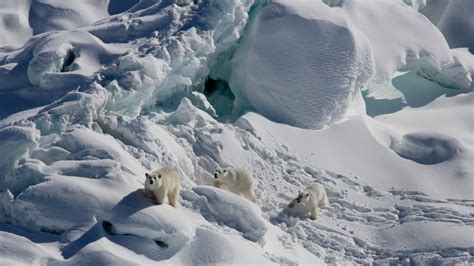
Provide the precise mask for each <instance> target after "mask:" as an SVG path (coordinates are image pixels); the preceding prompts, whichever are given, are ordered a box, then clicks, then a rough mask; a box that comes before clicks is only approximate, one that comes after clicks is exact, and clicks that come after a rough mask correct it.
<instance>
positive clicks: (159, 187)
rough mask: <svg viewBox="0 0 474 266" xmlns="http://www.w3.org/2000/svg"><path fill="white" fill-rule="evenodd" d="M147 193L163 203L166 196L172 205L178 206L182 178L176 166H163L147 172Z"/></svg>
mask: <svg viewBox="0 0 474 266" xmlns="http://www.w3.org/2000/svg"><path fill="white" fill-rule="evenodd" d="M145 176H146V180H145V194H146V195H147V196H148V197H150V198H153V199H154V201H155V203H157V204H163V203H164V202H165V199H166V196H168V202H169V204H170V205H171V206H173V207H175V208H176V206H178V196H179V185H180V178H179V175H178V172H177V171H176V169H174V168H161V169H159V170H156V171H154V172H152V173H151V174H146V175H145Z"/></svg>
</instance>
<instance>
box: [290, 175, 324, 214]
mask: <svg viewBox="0 0 474 266" xmlns="http://www.w3.org/2000/svg"><path fill="white" fill-rule="evenodd" d="M327 206H329V199H328V196H327V195H326V190H325V189H324V187H323V185H321V184H319V183H317V182H315V183H313V184H311V185H310V186H309V187H307V188H306V190H305V191H303V192H298V196H297V197H296V198H295V199H293V200H292V201H291V202H290V204H288V207H289V208H295V207H297V208H298V209H300V210H303V211H304V212H306V213H310V217H309V218H310V219H311V220H316V218H317V217H318V214H319V208H323V207H327Z"/></svg>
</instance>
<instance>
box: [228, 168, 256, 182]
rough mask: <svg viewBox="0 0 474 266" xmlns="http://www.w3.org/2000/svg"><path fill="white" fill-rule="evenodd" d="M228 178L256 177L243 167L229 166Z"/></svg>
mask: <svg viewBox="0 0 474 266" xmlns="http://www.w3.org/2000/svg"><path fill="white" fill-rule="evenodd" d="M228 178H229V179H232V181H249V180H252V181H253V179H254V177H253V176H252V175H250V174H249V172H247V171H246V170H244V169H242V168H229V169H228Z"/></svg>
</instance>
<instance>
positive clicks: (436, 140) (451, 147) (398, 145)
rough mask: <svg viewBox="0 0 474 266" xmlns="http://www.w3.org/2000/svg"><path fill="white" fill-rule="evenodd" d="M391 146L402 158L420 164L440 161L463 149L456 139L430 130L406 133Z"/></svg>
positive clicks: (450, 157)
mask: <svg viewBox="0 0 474 266" xmlns="http://www.w3.org/2000/svg"><path fill="white" fill-rule="evenodd" d="M391 148H392V149H393V150H394V151H395V152H396V153H398V154H399V155H400V156H402V157H403V158H406V159H409V160H413V161H415V162H417V163H421V164H437V163H441V162H444V161H446V160H450V159H452V158H453V157H454V156H456V155H458V154H459V153H461V152H462V151H463V150H464V148H463V147H462V146H461V144H460V143H459V141H458V140H457V139H455V138H452V137H449V136H445V135H442V134H439V133H431V132H412V133H408V134H406V135H403V137H402V139H401V141H399V142H395V143H392V147H391Z"/></svg>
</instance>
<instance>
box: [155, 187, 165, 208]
mask: <svg viewBox="0 0 474 266" xmlns="http://www.w3.org/2000/svg"><path fill="white" fill-rule="evenodd" d="M165 198H166V193H165V191H163V190H160V191H157V192H155V202H156V204H158V205H161V204H163V203H164V202H165Z"/></svg>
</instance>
